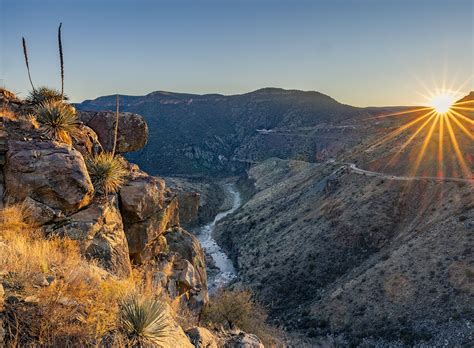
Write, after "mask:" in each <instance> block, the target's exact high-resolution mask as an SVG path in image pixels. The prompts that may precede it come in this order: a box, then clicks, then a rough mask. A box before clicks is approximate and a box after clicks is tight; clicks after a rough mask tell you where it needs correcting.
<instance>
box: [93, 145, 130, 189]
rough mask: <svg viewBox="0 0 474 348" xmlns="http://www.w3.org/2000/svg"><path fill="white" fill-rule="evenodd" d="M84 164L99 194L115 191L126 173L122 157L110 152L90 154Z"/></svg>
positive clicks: (123, 180) (121, 183) (122, 181)
mask: <svg viewBox="0 0 474 348" xmlns="http://www.w3.org/2000/svg"><path fill="white" fill-rule="evenodd" d="M86 165H87V170H88V171H89V176H90V178H91V181H92V185H94V189H95V190H96V192H97V193H100V194H109V193H111V192H116V191H117V190H118V189H119V188H120V187H121V186H122V185H123V184H124V182H125V176H126V175H127V174H128V172H127V169H126V167H125V164H124V161H123V159H122V158H121V157H118V156H114V155H113V154H112V153H110V152H103V153H100V154H98V155H95V156H91V157H90V158H88V159H87V161H86Z"/></svg>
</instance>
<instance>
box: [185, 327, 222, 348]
mask: <svg viewBox="0 0 474 348" xmlns="http://www.w3.org/2000/svg"><path fill="white" fill-rule="evenodd" d="M186 335H188V337H189V339H190V340H191V343H192V344H193V345H194V347H195V348H218V345H217V340H216V338H215V337H214V335H213V334H212V333H211V332H210V331H209V330H208V329H206V328H203V327H193V328H191V329H189V330H187V331H186Z"/></svg>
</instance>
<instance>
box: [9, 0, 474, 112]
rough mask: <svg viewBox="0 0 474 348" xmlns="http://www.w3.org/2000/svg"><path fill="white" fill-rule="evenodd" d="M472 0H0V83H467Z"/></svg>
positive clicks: (216, 88)
mask: <svg viewBox="0 0 474 348" xmlns="http://www.w3.org/2000/svg"><path fill="white" fill-rule="evenodd" d="M473 7H474V0H383V1H382V0H312V1H311V0H253V1H251V0H169V1H164V0H128V1H125V0H80V1H79V0H0V86H3V87H6V88H8V89H10V90H12V91H13V92H15V93H18V95H19V96H20V97H24V96H26V95H27V93H28V90H29V89H30V87H29V82H28V76H27V72H26V68H25V65H24V60H23V52H22V48H21V38H22V36H24V37H25V38H26V40H27V44H28V51H29V59H30V67H31V74H32V78H33V82H34V83H35V85H37V86H40V85H47V86H51V87H56V88H59V87H60V73H59V56H58V51H57V36H56V35H57V27H58V25H59V23H60V22H62V23H63V29H62V34H63V47H64V59H65V91H66V93H67V94H68V95H69V96H70V98H71V99H72V101H75V102H79V101H82V100H84V99H94V98H97V97H99V96H102V95H110V94H116V93H119V94H128V95H144V94H147V93H150V92H152V91H156V90H165V91H175V92H186V93H198V94H204V93H222V94H240V93H246V92H249V91H252V90H256V89H259V88H263V87H281V88H287V89H301V90H316V91H319V92H322V93H325V94H328V95H330V96H332V97H333V98H335V99H337V100H339V101H341V102H343V103H347V104H352V105H356V106H382V105H384V106H388V105H415V104H416V105H419V104H420V103H421V102H423V101H424V99H425V97H424V95H426V94H427V93H428V92H430V91H433V90H434V89H435V88H436V87H437V88H441V87H442V85H443V83H444V82H446V83H448V85H446V87H447V88H452V89H455V90H459V91H460V94H467V92H468V91H470V90H474V81H473V75H474V31H473V22H474V21H473V17H474V13H473V12H474V9H473Z"/></svg>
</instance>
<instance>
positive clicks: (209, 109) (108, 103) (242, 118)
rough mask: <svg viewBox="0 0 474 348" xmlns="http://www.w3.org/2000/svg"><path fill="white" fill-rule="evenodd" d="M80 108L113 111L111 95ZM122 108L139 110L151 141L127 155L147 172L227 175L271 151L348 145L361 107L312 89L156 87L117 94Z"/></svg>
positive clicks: (314, 153)
mask: <svg viewBox="0 0 474 348" xmlns="http://www.w3.org/2000/svg"><path fill="white" fill-rule="evenodd" d="M77 108H78V109H80V110H96V111H97V110H114V109H115V95H112V96H104V97H100V98H97V99H95V100H86V101H84V102H82V103H80V104H78V105H77ZM120 110H121V111H129V112H134V113H138V114H141V115H143V116H144V117H145V119H146V121H147V123H148V127H149V132H150V134H149V140H148V144H147V145H146V147H145V148H144V149H143V150H141V151H140V152H137V153H134V154H131V155H129V156H128V157H129V159H130V160H132V161H134V162H136V163H138V164H139V165H140V166H141V167H142V168H143V169H144V170H147V171H149V172H151V173H153V174H162V175H170V174H185V175H193V174H197V175H203V174H204V175H208V174H211V175H216V174H221V175H227V174H229V173H233V172H240V171H241V170H242V169H243V168H246V167H247V166H248V164H249V163H253V162H255V161H261V160H264V159H266V158H269V157H280V158H299V159H305V160H309V161H317V160H321V159H323V158H326V157H328V156H332V155H334V154H335V153H337V152H339V151H340V150H341V149H343V148H346V147H348V146H349V147H350V146H353V145H354V144H356V143H357V142H358V141H359V138H360V136H361V134H363V133H364V130H363V129H362V133H361V130H360V129H357V130H356V129H355V128H356V127H358V126H356V125H355V124H354V120H357V119H361V118H364V117H366V116H367V115H369V113H368V111H367V110H365V109H360V108H356V107H352V106H349V105H344V104H341V103H339V102H337V101H336V100H334V99H333V98H331V97H329V96H327V95H324V94H322V93H318V92H313V91H298V90H284V89H278V88H264V89H260V90H257V91H254V92H251V93H246V94H241V95H231V96H224V95H220V94H206V95H196V94H184V93H172V92H164V91H157V92H153V93H150V94H147V95H145V96H126V95H122V96H120Z"/></svg>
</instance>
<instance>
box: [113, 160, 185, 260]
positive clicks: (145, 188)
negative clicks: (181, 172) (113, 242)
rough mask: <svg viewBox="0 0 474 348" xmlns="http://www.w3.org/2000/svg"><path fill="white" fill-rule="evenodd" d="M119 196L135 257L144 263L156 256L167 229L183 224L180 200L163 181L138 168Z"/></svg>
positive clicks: (127, 234)
mask: <svg viewBox="0 0 474 348" xmlns="http://www.w3.org/2000/svg"><path fill="white" fill-rule="evenodd" d="M119 196H120V209H121V213H122V215H123V217H124V221H125V224H124V228H125V234H126V236H127V240H128V245H129V250H130V255H131V258H132V259H133V261H134V262H136V263H142V262H143V261H145V260H148V259H150V258H151V257H152V256H153V254H154V252H155V251H154V247H155V245H156V243H154V242H156V241H157V240H158V238H159V237H160V236H161V235H163V233H164V232H165V231H166V230H168V229H170V228H171V227H173V226H178V225H179V209H178V200H177V198H176V197H175V196H174V195H173V194H172V193H171V192H170V191H169V190H165V183H164V181H163V180H162V179H158V178H155V177H151V176H149V175H147V174H145V173H143V172H141V171H140V170H138V169H137V168H135V169H134V171H133V172H132V173H131V178H130V180H129V181H128V182H127V183H126V184H125V185H124V186H123V187H122V188H121V189H120V192H119Z"/></svg>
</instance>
